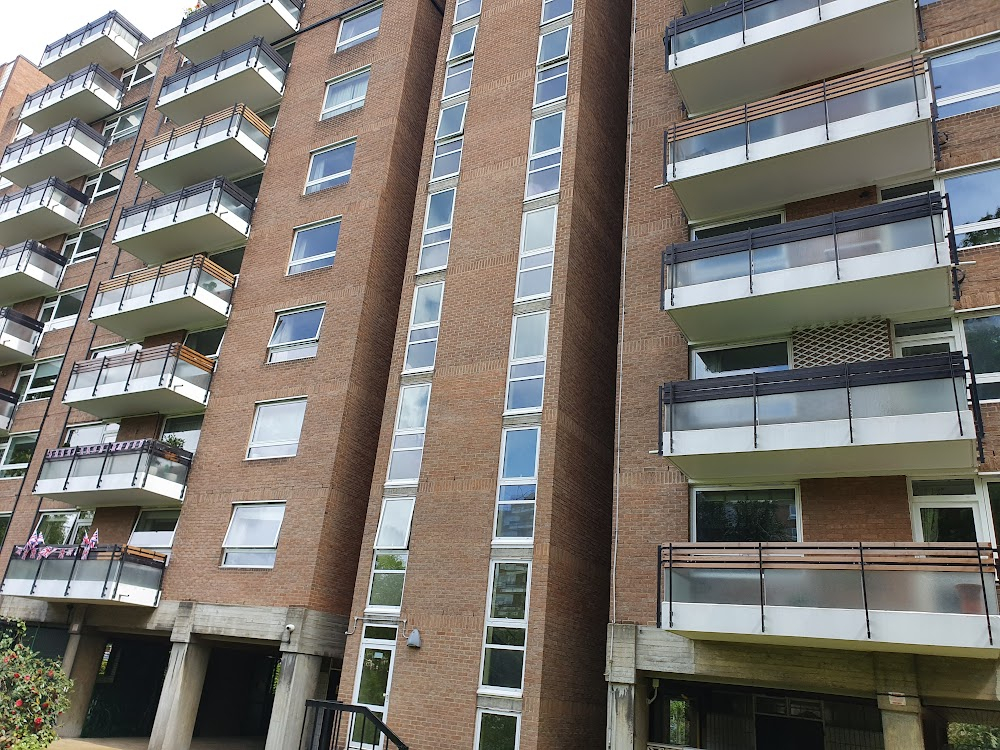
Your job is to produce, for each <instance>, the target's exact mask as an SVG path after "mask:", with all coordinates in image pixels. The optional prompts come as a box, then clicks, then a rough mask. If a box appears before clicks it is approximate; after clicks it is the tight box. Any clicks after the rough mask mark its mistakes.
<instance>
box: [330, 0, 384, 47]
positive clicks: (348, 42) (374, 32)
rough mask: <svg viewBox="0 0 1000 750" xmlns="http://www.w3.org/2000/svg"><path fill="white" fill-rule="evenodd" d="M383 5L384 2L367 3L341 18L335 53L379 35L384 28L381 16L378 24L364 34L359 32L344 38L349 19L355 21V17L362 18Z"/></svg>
mask: <svg viewBox="0 0 1000 750" xmlns="http://www.w3.org/2000/svg"><path fill="white" fill-rule="evenodd" d="M382 7H383V6H382V3H372V4H371V5H366V6H365V7H364V8H360V9H358V11H357V12H356V13H351V14H350V15H347V16H344V17H343V18H341V19H340V27H339V28H338V29H337V45H336V47H334V50H333V51H334V53H335V54H336V53H337V52H343V51H344V50H347V49H350V48H351V47H356V46H357V45H359V44H362V43H364V42H367V41H368V40H369V39H374V38H375V37H377V36H378V35H379V32H380V31H381V30H382V19H381V18H380V19H379V22H378V26H376V27H375V28H374V29H371V30H369V31H366V32H365V33H363V34H358V35H357V36H352V37H348V38H347V39H344V24H346V23H347V22H348V21H353V20H354V19H355V18H361V16H364V15H367V14H368V13H374V12H375V11H377V10H380V9H381V8H382Z"/></svg>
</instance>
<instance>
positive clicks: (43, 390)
mask: <svg viewBox="0 0 1000 750" xmlns="http://www.w3.org/2000/svg"><path fill="white" fill-rule="evenodd" d="M62 363H63V357H50V358H49V359H39V360H36V361H34V362H30V363H28V364H26V365H21V369H20V370H19V371H18V373H17V378H16V379H15V381H14V392H15V393H16V394H17V395H18V399H19V401H18V403H24V402H25V401H43V400H45V399H47V398H52V394H53V393H55V390H56V383H58V382H59V374H60V372H61V370H62ZM53 368H54V369H55V372H52V370H53ZM43 369H44V373H45V374H44V375H43V376H42V377H39V370H43ZM39 380H43V384H42V385H39V384H38V381H39Z"/></svg>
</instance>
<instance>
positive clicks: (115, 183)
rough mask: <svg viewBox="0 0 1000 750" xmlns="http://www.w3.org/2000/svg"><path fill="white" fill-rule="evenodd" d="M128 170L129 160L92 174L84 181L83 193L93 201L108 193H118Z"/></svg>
mask: <svg viewBox="0 0 1000 750" xmlns="http://www.w3.org/2000/svg"><path fill="white" fill-rule="evenodd" d="M127 171H128V162H124V161H123V162H119V163H118V164H115V165H114V166H112V167H108V168H107V169H102V170H101V171H100V172H97V173H96V174H92V175H90V176H89V177H88V178H87V179H86V181H85V182H84V183H83V194H84V195H86V196H87V197H88V198H89V199H90V202H91V203H93V202H94V201H96V200H98V199H100V198H103V197H104V196H106V195H113V194H114V193H117V192H118V190H119V189H121V186H122V183H123V182H124V181H125V175H126V173H127Z"/></svg>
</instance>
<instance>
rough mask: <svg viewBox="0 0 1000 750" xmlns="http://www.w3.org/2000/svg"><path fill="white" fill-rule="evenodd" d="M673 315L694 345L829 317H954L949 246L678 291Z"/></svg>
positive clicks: (774, 332)
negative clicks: (919, 314) (838, 276)
mask: <svg viewBox="0 0 1000 750" xmlns="http://www.w3.org/2000/svg"><path fill="white" fill-rule="evenodd" d="M664 297H665V299H664V306H665V307H666V309H667V310H668V311H669V313H670V317H671V318H672V319H673V320H674V322H675V323H676V324H677V325H678V326H679V327H680V329H681V330H682V331H683V332H684V335H685V336H687V338H688V340H689V341H691V342H692V343H699V344H700V343H709V342H716V341H737V340H751V339H754V338H762V337H767V336H772V335H777V334H784V333H786V332H787V331H789V330H791V329H792V328H796V327H808V326H813V325H819V324H821V323H826V322H828V321H831V320H853V319H857V318H866V317H876V316H877V317H893V316H896V315H902V314H906V313H915V312H924V311H929V312H928V317H934V315H936V314H938V313H940V314H941V315H947V314H950V309H951V306H952V303H953V299H952V290H951V266H950V260H949V256H948V249H947V247H943V246H942V247H939V248H938V253H937V257H935V252H934V247H933V246H925V247H919V248H908V249H905V250H894V251H891V252H885V253H879V254H877V255H867V256H862V257H858V258H849V259H846V260H842V261H840V280H839V281H838V280H837V269H836V266H835V265H834V263H818V264H815V265H809V266H799V267H796V268H790V269H784V270H781V271H773V272H770V273H760V274H755V275H754V277H753V294H751V293H750V279H749V277H748V276H742V277H739V278H735V279H725V280H722V281H714V282H709V283H706V284H697V285H691V286H684V287H679V288H677V289H675V290H674V293H673V297H674V303H673V306H671V304H670V290H669V289H668V290H667V291H666V293H665V294H664Z"/></svg>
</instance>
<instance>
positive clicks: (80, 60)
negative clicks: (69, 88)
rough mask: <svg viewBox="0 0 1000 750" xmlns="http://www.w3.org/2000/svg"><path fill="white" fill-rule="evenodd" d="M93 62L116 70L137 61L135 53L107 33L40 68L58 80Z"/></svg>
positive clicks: (107, 68) (93, 38)
mask: <svg viewBox="0 0 1000 750" xmlns="http://www.w3.org/2000/svg"><path fill="white" fill-rule="evenodd" d="M91 63H97V64H98V65H100V66H101V67H102V68H104V69H105V70H111V71H114V70H118V69H120V68H127V67H129V66H131V65H132V64H133V63H135V55H133V54H132V53H131V52H129V51H128V50H126V49H125V48H123V47H122V46H121V45H120V44H118V42H116V41H115V40H114V39H112V38H111V37H110V36H108V35H107V34H99V35H95V36H94V37H92V38H91V39H89V40H88V41H87V42H86V43H84V44H82V45H80V46H78V47H75V48H74V49H72V50H70V51H68V52H67V53H66V54H64V55H62V56H60V57H54V58H52V60H50V61H49V62H47V63H45V64H44V65H41V66H39V70H41V71H42V72H43V73H44V74H45V75H47V76H48V77H49V78H51V79H52V80H54V81H57V80H59V79H60V78H63V77H65V76H68V75H69V74H70V73H74V72H76V71H77V70H80V69H81V68H85V67H87V66H88V65H90V64H91Z"/></svg>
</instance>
